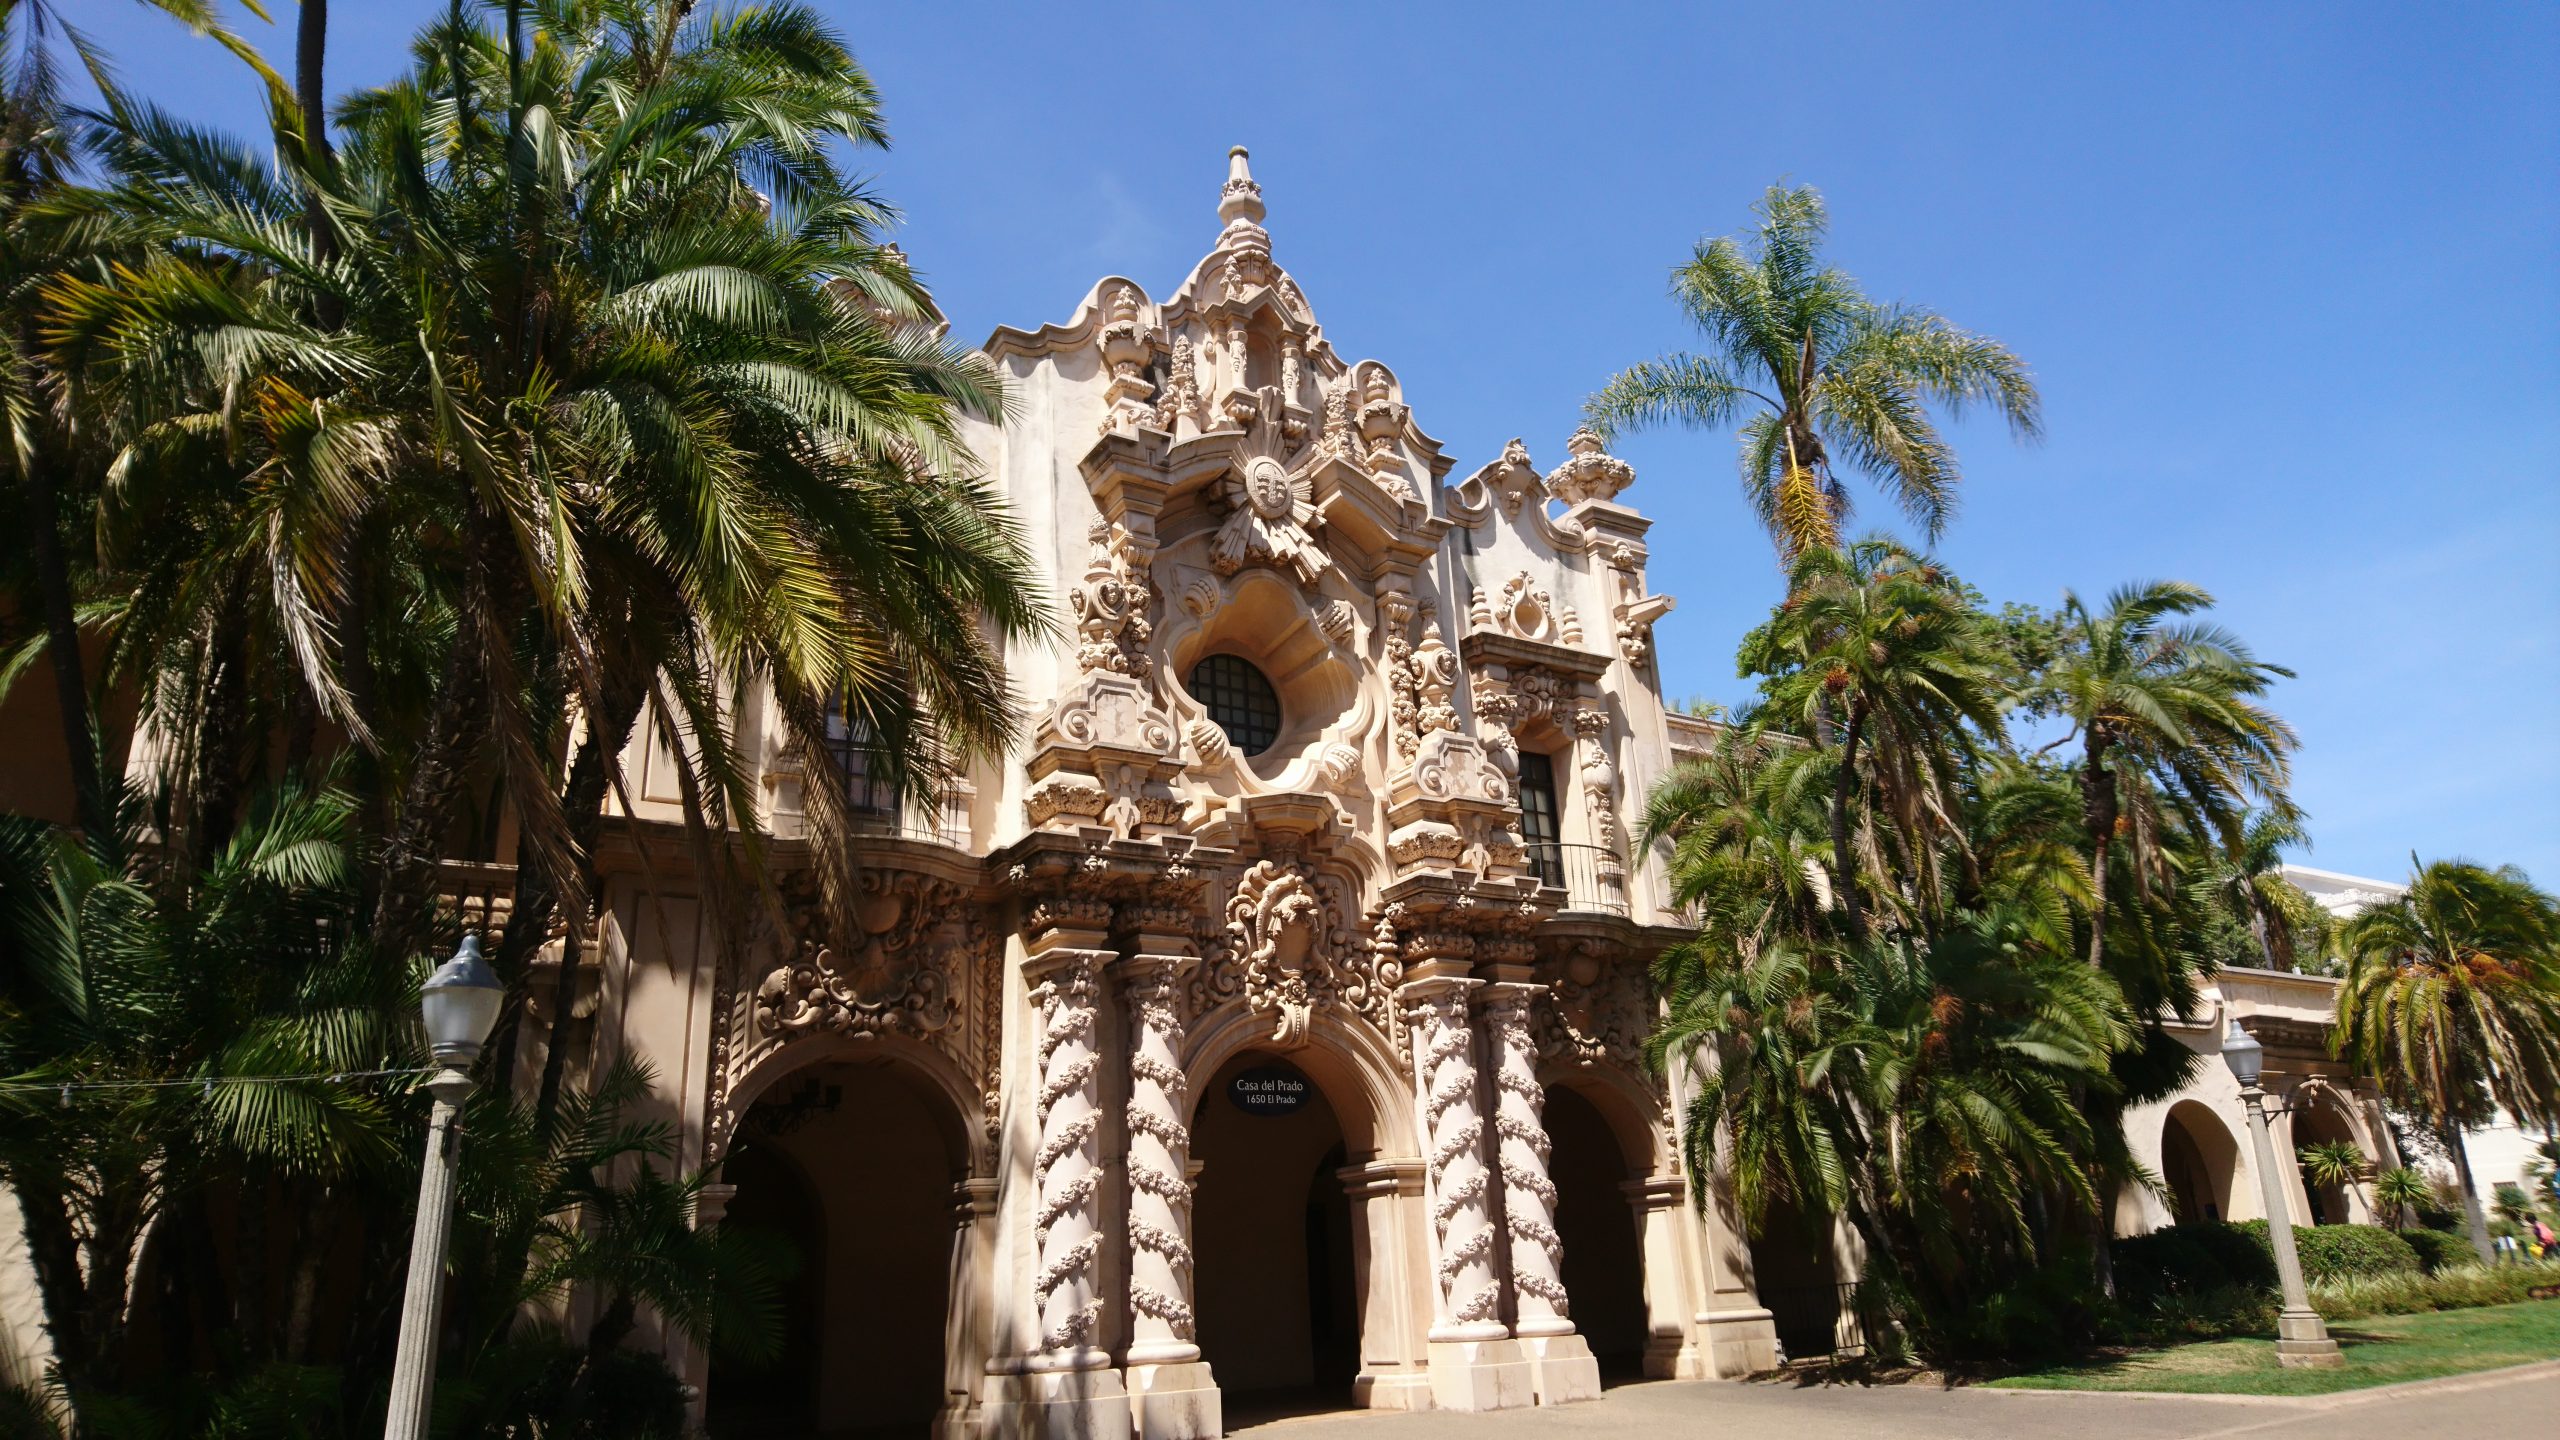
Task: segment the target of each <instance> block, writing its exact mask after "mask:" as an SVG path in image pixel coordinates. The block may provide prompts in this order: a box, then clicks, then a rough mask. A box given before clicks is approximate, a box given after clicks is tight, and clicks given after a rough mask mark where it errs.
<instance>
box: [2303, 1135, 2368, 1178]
mask: <svg viewBox="0 0 2560 1440" xmlns="http://www.w3.org/2000/svg"><path fill="white" fill-rule="evenodd" d="M2297 1154H2298V1158H2299V1159H2300V1161H2301V1164H2302V1173H2303V1176H2304V1178H2306V1179H2308V1180H2309V1181H2310V1182H2311V1183H2312V1184H2314V1185H2318V1186H2321V1187H2323V1188H2329V1187H2335V1188H2337V1189H2341V1190H2343V1189H2350V1188H2361V1186H2362V1184H2363V1181H2364V1152H2363V1151H2362V1150H2359V1149H2357V1148H2356V1143H2355V1142H2354V1141H2352V1140H2322V1141H2320V1142H2318V1143H2316V1144H2311V1145H2305V1146H2303V1147H2302V1149H2301V1150H2300V1151H2299V1152H2297Z"/></svg>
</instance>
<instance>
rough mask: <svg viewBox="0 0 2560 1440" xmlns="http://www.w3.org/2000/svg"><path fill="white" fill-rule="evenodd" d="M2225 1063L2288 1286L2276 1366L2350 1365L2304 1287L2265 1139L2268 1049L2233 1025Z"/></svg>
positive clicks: (2271, 1148) (2279, 1319) (2225, 1042)
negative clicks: (2235, 1085) (2262, 1084)
mask: <svg viewBox="0 0 2560 1440" xmlns="http://www.w3.org/2000/svg"><path fill="white" fill-rule="evenodd" d="M2222 1063H2223V1064H2225V1065H2228V1066H2230V1067H2231V1077H2232V1078H2233V1079H2235V1080H2237V1081H2239V1082H2240V1107H2241V1108H2242V1109H2244V1110H2246V1111H2248V1112H2249V1140H2250V1143H2251V1145H2252V1146H2253V1148H2254V1149H2255V1152H2256V1154H2257V1157H2258V1195H2259V1198H2260V1199H2261V1200H2262V1201H2264V1202H2265V1204H2266V1207H2267V1240H2268V1242H2269V1243H2270V1244H2271V1245H2272V1246H2273V1247H2274V1249H2275V1252H2276V1279H2277V1281H2278V1282H2279V1283H2281V1284H2282V1285H2283V1287H2284V1309H2283V1311H2282V1312H2280V1313H2279V1314H2278V1315H2277V1316H2276V1364H2278V1365H2280V1366H2282V1367H2284V1368H2285V1369H2287V1370H2326V1369H2332V1368H2335V1367H2337V1366H2340V1365H2344V1364H2346V1363H2347V1357H2346V1356H2344V1355H2342V1354H2340V1353H2339V1351H2338V1342H2337V1341H2335V1340H2332V1339H2330V1338H2329V1326H2328V1324H2327V1322H2325V1321H2323V1320H2322V1319H2321V1318H2320V1312H2319V1311H2317V1310H2314V1309H2312V1308H2311V1299H2310V1297H2309V1296H2308V1295H2307V1294H2305V1293H2304V1291H2303V1288H2302V1257H2301V1256H2300V1255H2299V1254H2297V1253H2295V1251H2294V1247H2293V1213H2292V1210H2291V1208H2290V1207H2289V1206H2287V1205H2286V1204H2285V1199H2284V1182H2283V1181H2282V1180H2281V1179H2280V1178H2278V1176H2277V1174H2276V1146H2275V1142H2274V1141H2273V1140H2270V1139H2268V1138H2267V1106H2266V1101H2267V1092H2266V1091H2264V1090H2261V1089H2259V1088H2258V1076H2259V1075H2260V1074H2261V1073H2263V1072H2264V1070H2265V1068H2266V1047H2264V1046H2262V1045H2260V1044H2259V1043H2258V1041H2257V1037H2255V1036H2253V1035H2251V1034H2250V1033H2249V1032H2248V1031H2246V1030H2243V1029H2241V1028H2240V1022H2239V1021H2237V1020H2233V1021H2231V1022H2230V1028H2229V1029H2227V1030H2225V1031H2224V1032H2223V1036H2222Z"/></svg>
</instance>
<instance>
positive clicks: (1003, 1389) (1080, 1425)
mask: <svg viewBox="0 0 2560 1440" xmlns="http://www.w3.org/2000/svg"><path fill="white" fill-rule="evenodd" d="M980 1402H981V1403H980V1404H979V1406H978V1434H979V1436H980V1437H981V1440H1130V1436H1129V1429H1130V1427H1129V1392H1128V1390H1127V1389H1126V1388H1125V1387H1124V1386H1123V1385H1122V1384H1121V1381H1120V1372H1119V1371H1117V1370H1113V1369H1109V1368H1104V1369H1097V1370H1042V1371H1032V1372H1029V1373H1025V1374H1020V1375H990V1376H988V1377H987V1383H986V1388H985V1389H984V1390H982V1391H981V1392H980Z"/></svg>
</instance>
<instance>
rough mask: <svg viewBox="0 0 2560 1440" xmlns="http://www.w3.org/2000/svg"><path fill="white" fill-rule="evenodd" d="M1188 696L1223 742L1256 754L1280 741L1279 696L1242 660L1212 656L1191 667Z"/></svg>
mask: <svg viewBox="0 0 2560 1440" xmlns="http://www.w3.org/2000/svg"><path fill="white" fill-rule="evenodd" d="M1191 694H1192V696H1193V698H1195V699H1197V700H1198V701H1199V702H1200V704H1201V706H1202V707H1203V708H1205V709H1206V710H1207V711H1208V712H1209V719H1210V721H1211V722H1212V723H1214V724H1215V725H1216V726H1217V727H1218V728H1219V729H1221V730H1223V731H1225V732H1227V743H1228V744H1230V745H1233V746H1234V747H1236V749H1238V750H1240V751H1242V752H1244V753H1245V754H1247V755H1259V754H1261V753H1262V752H1263V751H1265V750H1268V749H1270V748H1271V744H1272V742H1273V741H1275V740H1278V739H1279V738H1280V695H1279V692H1277V691H1275V690H1273V689H1272V688H1271V682H1270V680H1268V679H1266V678H1265V677H1264V676H1263V673H1262V672H1261V671H1259V670H1256V669H1254V668H1253V666H1252V665H1251V664H1250V663H1248V662H1246V661H1245V660H1244V659H1243V658H1242V657H1240V656H1235V655H1212V656H1210V657H1209V658H1208V659H1206V660H1203V661H1201V662H1200V663H1199V664H1197V665H1194V666H1192V667H1191Z"/></svg>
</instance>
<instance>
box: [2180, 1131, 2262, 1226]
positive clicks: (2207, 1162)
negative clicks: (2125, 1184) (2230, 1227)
mask: <svg viewBox="0 0 2560 1440" xmlns="http://www.w3.org/2000/svg"><path fill="white" fill-rule="evenodd" d="M2160 1179H2161V1183H2162V1184H2164V1185H2166V1186H2167V1187H2168V1190H2169V1209H2170V1213H2171V1214H2172V1215H2173V1216H2174V1217H2175V1218H2176V1220H2177V1221H2178V1223H2180V1224H2194V1223H2196V1222H2198V1221H2204V1220H2236V1219H2245V1218H2248V1215H2247V1213H2246V1212H2247V1207H2245V1206H2242V1205H2240V1204H2239V1202H2240V1201H2241V1200H2242V1199H2243V1198H2244V1197H2243V1195H2242V1192H2241V1188H2240V1187H2241V1166H2240V1141H2239V1138H2238V1137H2237V1136H2235V1135H2233V1134H2232V1133H2231V1127H2230V1126H2228V1125H2225V1124H2224V1123H2223V1122H2222V1117H2221V1116H2219V1115H2216V1114H2214V1113H2213V1111H2212V1110H2211V1109H2209V1108H2208V1107H2206V1106H2205V1105H2203V1104H2201V1103H2199V1102H2197V1101H2194V1100H2181V1101H2179V1102H2178V1103H2177V1104H2175V1105H2172V1106H2170V1107H2169V1113H2168V1114H2167V1115H2166V1116H2163V1117H2162V1119H2161V1121H2160Z"/></svg>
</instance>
